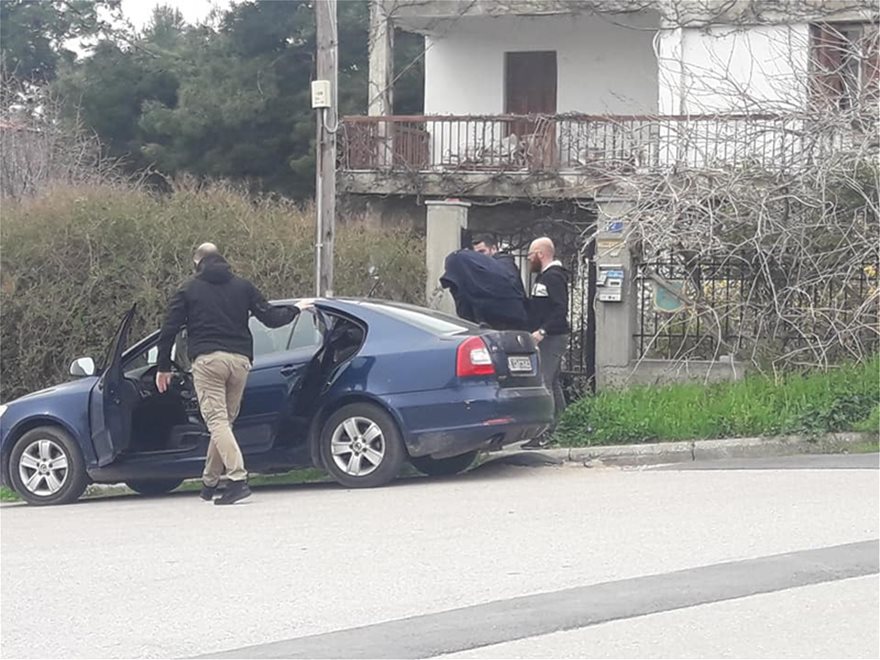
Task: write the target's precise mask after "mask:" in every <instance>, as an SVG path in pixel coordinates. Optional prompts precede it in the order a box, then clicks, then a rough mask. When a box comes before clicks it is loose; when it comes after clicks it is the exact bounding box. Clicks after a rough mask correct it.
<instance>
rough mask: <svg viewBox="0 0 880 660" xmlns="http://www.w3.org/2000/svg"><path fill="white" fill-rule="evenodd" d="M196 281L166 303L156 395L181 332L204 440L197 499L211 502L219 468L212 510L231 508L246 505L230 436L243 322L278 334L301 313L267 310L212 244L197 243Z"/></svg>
mask: <svg viewBox="0 0 880 660" xmlns="http://www.w3.org/2000/svg"><path fill="white" fill-rule="evenodd" d="M193 262H194V263H195V268H196V274H195V276H194V277H192V278H190V279H188V280H187V281H186V282H184V284H183V285H182V286H181V287H180V288H179V289H178V290H177V292H176V293H175V294H174V296H173V297H172V298H171V302H170V304H169V306H168V314H167V317H166V320H165V324H164V325H163V326H162V330H161V332H160V334H159V345H158V349H159V358H158V368H157V373H156V388H157V389H158V390H159V392H165V391H166V390H167V389H168V387H169V384H170V382H171V376H172V374H171V347H172V345H173V344H174V340H175V338H176V337H177V334H178V332H180V330H181V328H183V327H184V326H186V330H187V349H188V352H189V359H190V360H191V361H192V373H193V382H194V384H195V388H196V395H197V396H198V399H199V409H200V411H201V413H202V418H203V419H204V420H205V423H206V424H207V426H208V430H209V431H210V432H211V441H210V444H209V445H208V455H207V457H206V459H205V470H204V473H203V475H202V483H203V485H202V492H201V497H202V499H203V500H205V501H209V502H210V501H211V500H213V499H214V495H215V492H216V490H217V484H218V483H219V481H220V477H221V475H222V473H223V470H224V468H225V470H226V477H227V478H228V479H229V485H228V486H227V488H226V490H225V492H224V493H223V495H222V497H220V498H219V499H217V500H216V502H215V503H216V504H233V503H235V502H237V501H239V500H242V499H244V498H245V497H248V496H249V495H250V494H251V492H250V489H249V488H248V485H247V471H246V470H245V466H244V458H243V457H242V454H241V449H240V448H239V446H238V442H237V441H236V439H235V435H234V434H233V433H232V423H233V422H234V421H235V418H236V417H237V416H238V412H239V409H240V407H241V398H242V395H243V394H244V387H245V383H246V382H247V377H248V372H249V371H250V368H251V361H252V360H253V358H254V346H253V337H252V336H251V332H250V328H249V327H248V320H249V318H250V314H251V313H252V314H253V315H254V316H256V317H257V318H258V319H259V320H260V321H261V322H262V323H263V324H264V325H266V326H269V327H270V328H279V327H281V326H284V325H287V324H288V323H290V322H292V321H293V319H294V318H295V317H296V315H297V314H298V313H299V311H300V309H305V308H306V307H308V306H309V304H310V303H309V302H308V301H306V302H301V303H299V304H298V305H297V307H274V306H272V305H270V304H269V303H268V302H266V298H265V297H264V296H263V294H262V293H260V291H259V290H258V289H257V287H255V286H254V285H253V284H251V283H250V282H249V281H247V280H246V279H243V278H241V277H238V276H236V275H235V274H233V272H232V270H231V269H230V267H229V264H228V263H227V262H226V260H225V259H224V258H223V257H222V256H221V255H220V253H219V252H218V251H217V246H215V245H214V244H213V243H204V244H203V245H201V246H200V247H199V248H198V249H197V250H196V252H195V255H194V256H193Z"/></svg>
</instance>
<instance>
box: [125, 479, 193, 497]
mask: <svg viewBox="0 0 880 660" xmlns="http://www.w3.org/2000/svg"><path fill="white" fill-rule="evenodd" d="M182 483H183V479H132V480H131V481H126V482H125V485H126V486H128V487H129V488H131V489H132V490H133V491H134V492H136V493H138V494H139V495H164V494H165V493H170V492H171V491H172V490H174V489H175V488H177V487H178V486H179V485H180V484H182Z"/></svg>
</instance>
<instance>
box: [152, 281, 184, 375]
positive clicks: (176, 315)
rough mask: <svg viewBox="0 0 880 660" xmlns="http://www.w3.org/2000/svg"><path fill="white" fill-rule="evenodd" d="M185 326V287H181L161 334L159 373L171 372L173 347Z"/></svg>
mask: <svg viewBox="0 0 880 660" xmlns="http://www.w3.org/2000/svg"><path fill="white" fill-rule="evenodd" d="M184 325H186V297H185V295H184V292H183V287H181V288H180V289H178V290H177V291H176V292H175V293H174V295H173V296H171V302H169V303H168V313H167V314H166V316H165V323H164V324H163V325H162V330H161V331H160V332H159V344H158V350H159V357H158V364H159V366H158V371H159V372H161V373H168V372H170V371H171V346H172V345H173V344H174V340H175V338H176V337H177V333H178V332H180V329H181V328H182V327H183V326H184Z"/></svg>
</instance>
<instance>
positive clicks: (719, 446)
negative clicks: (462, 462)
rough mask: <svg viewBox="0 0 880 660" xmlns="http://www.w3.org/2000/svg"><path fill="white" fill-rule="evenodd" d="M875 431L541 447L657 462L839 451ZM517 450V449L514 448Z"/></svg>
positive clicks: (576, 459)
mask: <svg viewBox="0 0 880 660" xmlns="http://www.w3.org/2000/svg"><path fill="white" fill-rule="evenodd" d="M877 438H878V434H875V433H829V434H825V435H820V436H802V435H790V436H778V437H767V438H731V439H724V440H695V441H685V442H655V443H647V444H640V445H608V446H601V447H599V446H596V447H571V448H554V449H543V450H539V451H538V452H536V453H541V454H544V455H545V456H549V457H551V458H554V459H556V460H558V461H563V462H569V463H581V464H584V465H586V464H590V463H604V464H607V465H659V464H665V463H687V462H690V461H697V460H714V459H722V458H767V457H772V456H793V455H797V454H839V453H848V452H849V450H850V449H852V448H853V447H855V446H857V445H863V444H864V443H866V442H871V441H872V440H877ZM517 451H518V450H517Z"/></svg>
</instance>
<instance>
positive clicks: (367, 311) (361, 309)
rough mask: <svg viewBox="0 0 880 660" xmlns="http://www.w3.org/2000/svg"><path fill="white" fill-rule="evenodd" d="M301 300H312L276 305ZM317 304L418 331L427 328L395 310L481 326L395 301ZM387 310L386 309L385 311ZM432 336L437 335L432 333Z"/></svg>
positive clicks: (322, 301)
mask: <svg viewBox="0 0 880 660" xmlns="http://www.w3.org/2000/svg"><path fill="white" fill-rule="evenodd" d="M299 300H310V299H307V298H298V299H289V300H279V301H275V302H276V304H282V305H292V304H295V303H296V302H298V301H299ZM313 300H314V301H315V304H316V305H317V306H318V307H319V308H322V309H329V310H331V311H333V310H335V311H340V312H342V313H344V314H348V315H350V316H353V317H355V318H360V319H361V320H363V321H365V322H368V323H369V321H370V319H369V317H370V316H373V315H379V316H381V317H382V318H383V320H387V321H392V322H394V323H404V324H405V325H407V326H409V327H414V328H417V329H421V330H425V328H423V327H421V326H420V324H414V323H411V322H408V321H407V320H405V319H404V318H402V317H401V315H400V314H394V311H395V310H399V311H402V312H413V313H416V314H424V315H425V316H428V317H430V318H433V319H436V320H437V321H441V322H443V321H445V322H446V323H449V324H454V325H457V326H460V327H461V328H462V329H464V330H478V329H479V326H478V325H475V324H473V323H471V322H470V321H466V320H464V319H460V318H458V317H456V316H452V315H450V314H446V313H444V312H442V311H440V310H436V309H429V308H427V307H421V306H419V305H411V304H409V303H402V302H397V301H394V300H382V299H379V298H315V299H313ZM383 308H385V309H383ZM431 334H436V333H434V332H432V333H431Z"/></svg>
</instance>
